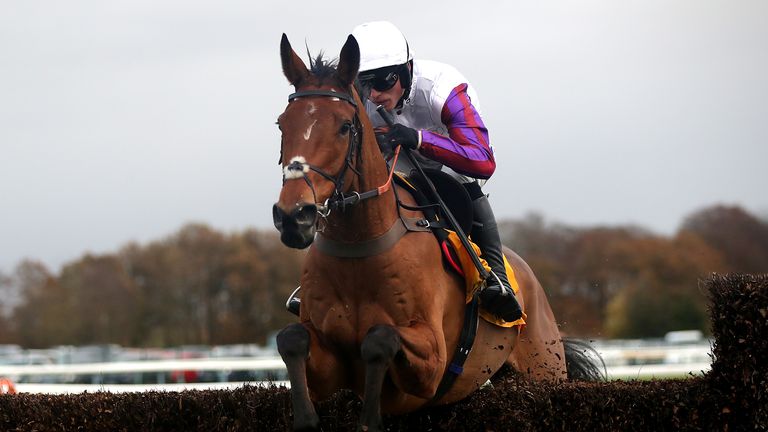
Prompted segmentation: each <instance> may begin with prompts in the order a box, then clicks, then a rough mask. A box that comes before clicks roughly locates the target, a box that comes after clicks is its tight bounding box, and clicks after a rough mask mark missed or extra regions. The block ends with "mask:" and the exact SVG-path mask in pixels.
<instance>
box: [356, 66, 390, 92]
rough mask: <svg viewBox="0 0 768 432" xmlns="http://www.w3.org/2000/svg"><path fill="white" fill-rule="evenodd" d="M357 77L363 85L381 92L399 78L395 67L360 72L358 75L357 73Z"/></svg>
mask: <svg viewBox="0 0 768 432" xmlns="http://www.w3.org/2000/svg"><path fill="white" fill-rule="evenodd" d="M358 78H359V79H360V83H361V84H362V85H363V87H366V88H368V89H373V90H376V91H378V92H383V91H387V90H389V89H391V88H392V87H394V86H395V84H396V83H397V80H398V79H400V76H399V75H398V74H397V72H396V70H395V68H392V67H386V68H381V69H375V70H372V71H367V72H361V73H360V75H358Z"/></svg>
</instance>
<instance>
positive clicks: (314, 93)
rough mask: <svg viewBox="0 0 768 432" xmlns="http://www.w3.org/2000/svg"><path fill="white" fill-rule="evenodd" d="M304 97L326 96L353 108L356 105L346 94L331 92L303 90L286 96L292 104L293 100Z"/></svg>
mask: <svg viewBox="0 0 768 432" xmlns="http://www.w3.org/2000/svg"><path fill="white" fill-rule="evenodd" d="M304 96H327V97H334V98H338V99H343V100H345V101H347V102H349V103H350V104H352V106H353V107H355V108H357V103H356V102H355V100H354V99H352V96H350V95H348V94H346V93H339V92H335V91H331V90H304V91H299V92H296V93H291V94H290V95H289V96H288V102H293V100H294V99H296V98H300V97H304Z"/></svg>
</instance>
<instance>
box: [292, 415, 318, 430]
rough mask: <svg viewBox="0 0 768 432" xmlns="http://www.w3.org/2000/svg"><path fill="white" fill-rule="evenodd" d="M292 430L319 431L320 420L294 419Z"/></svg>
mask: <svg viewBox="0 0 768 432" xmlns="http://www.w3.org/2000/svg"><path fill="white" fill-rule="evenodd" d="M293 430H294V431H296V432H316V431H319V430H320V419H318V418H317V417H315V418H307V419H296V420H295V421H294V422H293Z"/></svg>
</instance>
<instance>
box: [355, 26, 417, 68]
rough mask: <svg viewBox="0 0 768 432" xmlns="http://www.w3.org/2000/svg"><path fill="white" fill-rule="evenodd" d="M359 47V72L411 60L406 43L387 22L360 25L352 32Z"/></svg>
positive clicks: (398, 32)
mask: <svg viewBox="0 0 768 432" xmlns="http://www.w3.org/2000/svg"><path fill="white" fill-rule="evenodd" d="M352 36H354V37H355V39H357V44H358V45H359V46H360V71H361V72H362V71H369V70H373V69H379V68H382V67H386V66H395V65H401V64H405V63H407V62H408V61H410V60H413V55H412V54H411V50H410V49H409V48H408V41H407V40H406V39H405V36H403V34H402V33H401V32H400V30H398V29H397V27H395V25H394V24H392V23H391V22H389V21H374V22H369V23H365V24H360V25H359V26H357V27H355V28H354V29H353V30H352Z"/></svg>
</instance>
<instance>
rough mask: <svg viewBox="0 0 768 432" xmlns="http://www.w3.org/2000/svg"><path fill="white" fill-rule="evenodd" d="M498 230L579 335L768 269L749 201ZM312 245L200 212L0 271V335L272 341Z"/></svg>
mask: <svg viewBox="0 0 768 432" xmlns="http://www.w3.org/2000/svg"><path fill="white" fill-rule="evenodd" d="M500 228H501V231H502V238H503V241H504V243H505V244H507V245H509V246H510V247H511V248H512V249H514V250H515V251H517V252H518V253H519V254H520V255H521V256H522V257H523V258H524V259H525V260H526V261H527V262H528V263H529V264H530V266H531V267H532V268H533V269H534V272H535V273H536V274H537V276H538V278H539V280H540V281H541V283H542V285H543V286H544V288H545V290H546V292H547V295H548V297H549V299H550V302H551V304H552V307H553V309H554V311H555V315H556V317H557V318H558V321H559V322H560V323H561V328H562V330H563V332H564V333H566V334H570V335H574V336H601V337H624V338H626V337H652V336H661V335H663V334H664V333H665V332H667V331H671V330H679V329H701V330H703V331H705V332H707V331H708V330H709V329H708V321H707V313H706V308H707V299H706V297H705V293H704V292H703V290H702V289H700V287H699V281H701V280H702V279H704V278H706V277H707V276H708V275H709V274H711V273H713V272H717V273H727V272H736V273H753V274H756V273H765V272H766V271H768V222H766V221H764V220H761V219H759V218H757V217H755V216H754V215H752V214H750V213H748V212H747V211H745V210H744V209H742V208H740V207H728V206H713V207H710V208H706V209H703V210H700V211H698V212H696V213H694V214H692V215H690V216H688V217H687V218H686V219H685V220H684V221H683V223H682V225H681V227H680V229H679V230H678V231H677V232H676V233H675V234H674V235H672V236H660V235H657V234H654V233H652V232H650V231H648V230H646V229H643V228H642V227H634V226H620V227H587V228H578V227H572V226H567V225H563V224H557V223H548V222H547V221H545V219H544V218H543V217H541V216H539V215H529V216H527V217H526V218H524V219H522V220H508V221H504V222H501V223H500ZM304 253H305V252H303V251H296V250H293V249H289V248H287V247H285V246H283V245H282V243H280V241H279V238H278V236H277V234H276V233H275V232H274V230H263V231H262V230H256V229H249V230H245V231H243V232H235V233H222V232H219V231H217V230H215V229H213V228H211V227H209V226H206V225H203V224H189V225H186V226H184V227H182V228H181V229H180V230H179V231H178V232H176V233H174V234H172V235H170V236H168V237H166V238H164V239H161V240H157V241H154V242H150V243H148V244H146V245H141V244H137V243H131V244H128V245H126V246H124V247H122V248H121V249H120V250H119V251H117V252H115V253H110V254H103V255H91V254H87V255H84V256H83V257H81V258H80V259H78V260H76V261H74V262H71V263H69V264H67V265H65V266H64V267H63V268H62V269H61V271H60V272H59V273H58V274H54V273H53V272H51V271H50V270H49V269H48V268H46V266H45V265H43V264H42V263H40V262H35V261H32V260H25V261H22V262H21V263H19V264H18V265H17V266H16V268H15V269H14V271H13V272H12V273H10V274H2V273H0V344H3V343H6V344H7V343H12V344H19V345H22V346H24V347H28V348H35V347H49V346H53V345H62V344H72V345H86V344H103V343H116V344H120V345H124V346H179V345H191V344H205V345H211V344H233V343H259V344H264V343H266V342H267V340H268V338H269V337H270V336H271V335H272V334H273V332H274V331H275V330H277V329H279V328H282V327H283V326H285V325H286V324H288V323H289V322H292V321H294V317H293V316H292V315H290V314H289V313H288V312H286V311H285V307H284V304H285V300H286V298H287V297H288V295H289V294H290V293H291V291H293V290H294V289H295V288H296V286H297V284H298V281H299V277H300V274H301V263H302V260H303V256H304Z"/></svg>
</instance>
